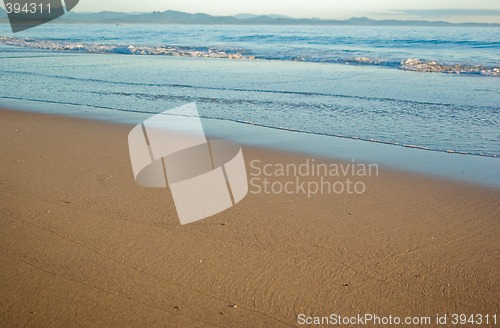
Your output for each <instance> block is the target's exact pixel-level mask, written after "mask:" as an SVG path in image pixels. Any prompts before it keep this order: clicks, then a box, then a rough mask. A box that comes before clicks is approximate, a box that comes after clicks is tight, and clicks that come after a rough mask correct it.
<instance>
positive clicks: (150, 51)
mask: <svg viewBox="0 0 500 328" xmlns="http://www.w3.org/2000/svg"><path fill="white" fill-rule="evenodd" d="M0 44H4V45H9V46H16V47H25V48H34V49H42V50H52V51H75V52H86V53H113V54H127V55H164V56H177V57H206V58H229V59H254V58H255V57H253V56H246V55H243V54H241V53H239V52H237V51H232V52H229V51H227V50H221V49H213V48H207V49H202V50H199V49H191V48H183V47H169V46H159V47H150V46H134V45H114V44H91V43H76V42H64V41H51V40H40V39H31V38H11V37H0Z"/></svg>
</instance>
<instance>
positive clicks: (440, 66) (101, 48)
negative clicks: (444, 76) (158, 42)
mask: <svg viewBox="0 0 500 328" xmlns="http://www.w3.org/2000/svg"><path fill="white" fill-rule="evenodd" d="M0 45H7V46H15V47H24V48H31V49H40V50H48V51H68V52H77V53H95V54H120V55H150V56H175V57H203V58H224V59H243V60H254V59H260V60H280V61H294V62H315V63H336V64H352V65H371V66H383V67H390V68H396V69H401V70H406V71H417V72H438V73H453V74H478V75H483V76H500V67H488V66H484V65H467V64H458V63H454V64H444V63H439V62H437V61H433V60H423V59H416V58H408V59H403V60H400V61H395V60H384V59H381V58H370V57H364V56H353V57H345V55H344V56H343V55H335V54H327V53H325V54H321V55H316V56H295V55H293V54H291V55H290V54H287V55H271V54H263V55H255V54H252V53H251V52H250V51H248V50H245V49H240V48H237V49H231V48H221V49H218V48H212V47H179V46H144V45H121V44H93V43H80V42H71V41H65V40H48V39H32V38H12V37H0Z"/></svg>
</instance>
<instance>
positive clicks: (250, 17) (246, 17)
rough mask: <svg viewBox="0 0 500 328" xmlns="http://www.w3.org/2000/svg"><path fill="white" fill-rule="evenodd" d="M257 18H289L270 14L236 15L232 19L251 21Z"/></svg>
mask: <svg viewBox="0 0 500 328" xmlns="http://www.w3.org/2000/svg"><path fill="white" fill-rule="evenodd" d="M259 16H266V17H271V18H291V17H290V16H285V15H276V14H271V15H255V14H238V15H235V16H233V17H235V18H238V19H252V18H257V17H259Z"/></svg>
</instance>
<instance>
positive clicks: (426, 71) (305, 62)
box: [0, 24, 500, 185]
mask: <svg viewBox="0 0 500 328" xmlns="http://www.w3.org/2000/svg"><path fill="white" fill-rule="evenodd" d="M498 36H499V30H498V29H497V28H463V27H461V28H458V27H446V28H444V27H440V28H427V27H377V28H367V27H336V26H333V27H282V26H280V27H274V26H273V27H269V26H267V27H263V26H259V27H253V26H236V27H235V26H230V27H227V26H169V25H163V26H140V25H131V26H123V25H120V26H114V25H62V24H46V25H44V26H41V27H39V28H36V29H32V30H29V31H26V32H23V33H21V34H19V33H18V34H15V35H13V34H12V33H10V32H9V28H8V26H5V25H4V26H0V72H1V74H0V86H1V90H0V106H8V107H16V106H17V107H21V108H27V109H35V110H40V111H48V112H56V113H64V114H71V115H78V116H85V117H88V116H90V117H93V118H99V119H105V120H111V121H120V122H127V123H132V124H135V123H137V122H140V121H141V120H143V119H144V118H146V117H148V116H149V115H151V114H153V113H159V112H162V111H164V110H166V109H169V108H173V107H175V106H179V105H183V104H185V103H187V102H193V101H194V102H197V103H198V107H199V109H200V112H201V115H202V116H203V117H204V118H205V119H207V120H209V121H210V122H212V123H210V124H207V126H210V129H211V131H210V132H211V133H212V134H216V135H221V136H230V137H231V138H233V139H237V140H238V141H239V142H249V143H253V144H259V145H266V144H267V145H269V144H273V143H274V146H277V147H278V148H280V147H281V148H283V149H291V147H290V144H291V143H293V146H296V147H295V149H294V150H297V149H296V148H297V147H298V148H300V147H302V148H304V149H302V150H307V151H309V152H315V153H318V154H321V155H328V156H331V157H334V158H347V159H348V158H349V157H350V156H351V158H352V156H354V155H353V154H356V156H358V157H363V156H364V155H363V154H371V155H369V156H368V155H367V156H365V157H363V158H362V159H363V160H365V161H370V160H374V159H376V160H377V161H382V162H383V161H384V159H385V158H390V160H387V161H386V162H388V163H392V164H394V163H397V166H398V168H401V169H408V168H411V169H412V170H417V171H418V169H415V167H414V166H415V165H413V164H412V165H410V164H409V163H408V164H406V163H407V162H410V161H411V162H412V163H417V162H418V163H420V164H419V165H420V166H422V167H423V166H426V167H427V169H426V170H424V171H425V172H432V171H433V170H434V172H437V171H440V170H441V171H440V172H444V173H443V174H445V175H446V172H448V171H450V168H451V167H454V169H453V170H451V171H450V172H452V173H453V174H455V173H454V172H458V173H461V172H470V174H469V173H467V174H468V177H466V178H467V179H468V180H469V181H471V180H472V181H475V180H477V179H482V182H491V181H493V184H496V183H497V182H498V184H499V185H500V162H499V159H498V158H497V157H499V156H500V105H499V104H500V79H499V78H498V72H500V71H499V69H498V67H500V65H499V63H500V42H498V40H499V38H498ZM235 58H236V59H235ZM458 73H460V74H458ZM213 122H216V123H217V124H213ZM247 127H254V128H255V129H254V130H252V129H247ZM256 127H266V128H267V130H266V131H294V132H293V133H294V137H293V138H288V139H287V138H282V136H283V135H282V134H280V135H278V134H273V133H267V132H266V133H263V132H262V131H263V130H262V129H260V128H259V129H257V128H256ZM256 131H260V132H256ZM226 132H227V133H226ZM254 132H255V133H254ZM297 135H298V136H302V137H299V138H298V137H296V136H297ZM308 136H318V137H320V139H314V140H321V141H318V142H317V143H316V141H311V142H309V143H304V144H302V143H301V142H300V140H306V139H308V138H309V137H308ZM259 138H260V139H259ZM325 138H326V139H325ZM286 140H289V141H286ZM290 140H294V141H293V142H292V141H290ZM308 140H309V139H308ZM311 140H312V139H311ZM326 140H331V142H330V143H329V142H326ZM335 140H336V141H335ZM339 140H347V141H349V140H354V141H356V142H355V143H348V144H342V145H341V144H339ZM358 141H359V142H363V141H364V142H365V143H363V144H362V145H368V146H370V145H372V146H371V147H368V148H366V147H365V146H360V145H361V144H360V143H359V142H358ZM327 144H329V145H327ZM332 145H334V146H332ZM377 145H378V146H377ZM381 145H384V147H381ZM385 145H387V146H388V147H385ZM335 147H337V148H335ZM292 148H293V147H292ZM351 148H352V149H351ZM354 148H356V149H354ZM335 149H337V150H338V151H337V152H336V151H335ZM339 149H343V150H342V151H340V150H339ZM360 149H363V151H359V150H360ZM370 149H371V150H370ZM391 149H392V150H391ZM403 149H404V150H405V151H404V152H401V150H403ZM298 150H300V149H298ZM374 150H376V151H374ZM382 150H383V151H382ZM406 150H408V151H409V153H408V152H407V151H406ZM403 153H404V154H403ZM450 153H452V154H450ZM381 154H386V155H381ZM394 154H398V156H400V158H399V159H397V158H395V157H394V156H393V155H394ZM408 154H413V155H410V156H409V155H408ZM426 154H438V155H436V156H438V157H439V158H438V159H436V158H437V157H435V158H434V159H433V160H427V159H425V160H422V161H418V160H415V157H419V158H427V157H426V156H431V157H432V156H434V155H426ZM439 154H442V155H439ZM458 154H462V155H458ZM405 156H409V157H405ZM412 156H413V159H410V158H411V157H412ZM429 158H430V157H429ZM476 158H477V159H479V160H480V161H479V162H481V163H479V162H478V160H476ZM481 159H483V160H481ZM424 162H425V164H422V163H424ZM485 163H486V164H485ZM483 164H485V165H483ZM447 165H448V166H449V167H447ZM433 167H434V168H433ZM485 171H486V172H485ZM495 181H496V182H495ZM490 184H491V183H490Z"/></svg>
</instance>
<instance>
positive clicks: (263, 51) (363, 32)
mask: <svg viewBox="0 0 500 328" xmlns="http://www.w3.org/2000/svg"><path fill="white" fill-rule="evenodd" d="M0 35H1V36H4V38H0V44H11V45H17V46H24V47H29V48H40V49H49V50H59V51H61V50H64V51H79V52H91V53H120V54H147V55H164V54H168V55H181V56H185V55H187V56H202V57H203V56H210V57H223V58H225V57H228V56H234V55H237V56H241V57H244V58H257V59H265V60H291V61H306V62H325V63H346V64H355V65H380V66H386V67H394V68H399V69H406V70H415V71H437V72H453V73H474V74H482V75H499V74H500V41H499V40H500V38H499V36H500V31H499V28H493V27H486V28H478V27H476V28H465V27H356V26H352V27H345V26H265V27H262V26H186V25H145V26H138V25H119V26H115V25H112V24H111V25H109V24H108V25H98V24H88V25H55V24H52V25H45V26H41V27H38V28H37V29H32V30H28V31H25V32H22V33H18V34H16V35H15V37H14V36H13V35H12V34H11V33H9V27H8V26H7V25H3V26H0ZM26 38H28V39H26Z"/></svg>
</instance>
